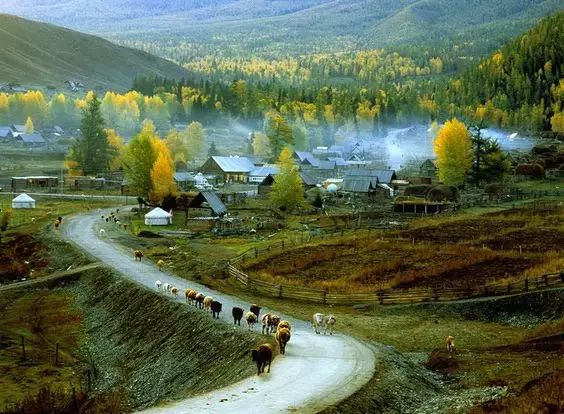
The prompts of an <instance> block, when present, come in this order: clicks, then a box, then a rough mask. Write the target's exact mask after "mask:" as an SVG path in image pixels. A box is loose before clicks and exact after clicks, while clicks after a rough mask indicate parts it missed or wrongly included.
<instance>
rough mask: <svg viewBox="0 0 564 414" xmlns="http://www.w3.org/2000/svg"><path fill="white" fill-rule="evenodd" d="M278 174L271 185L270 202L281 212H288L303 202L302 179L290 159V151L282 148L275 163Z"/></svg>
mask: <svg viewBox="0 0 564 414" xmlns="http://www.w3.org/2000/svg"><path fill="white" fill-rule="evenodd" d="M276 164H277V166H278V169H279V171H280V172H279V173H278V174H277V175H276V178H275V179H274V183H273V184H272V191H271V192H270V202H271V203H272V204H273V205H274V206H275V207H277V208H280V209H281V210H286V211H290V210H292V209H294V208H296V207H298V206H300V205H302V203H303V201H304V197H303V184H302V178H301V177H300V173H299V171H298V167H297V166H296V165H295V164H294V160H293V159H292V151H290V149H289V148H284V149H283V150H282V151H281V152H280V156H279V157H278V162H277V163H276Z"/></svg>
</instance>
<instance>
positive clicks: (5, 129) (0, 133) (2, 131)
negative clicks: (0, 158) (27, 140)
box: [0, 126, 12, 138]
mask: <svg viewBox="0 0 564 414" xmlns="http://www.w3.org/2000/svg"><path fill="white" fill-rule="evenodd" d="M9 135H12V128H10V127H9V126H0V137H2V138H6V137H7V136H9Z"/></svg>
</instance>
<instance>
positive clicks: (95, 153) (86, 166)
mask: <svg viewBox="0 0 564 414" xmlns="http://www.w3.org/2000/svg"><path fill="white" fill-rule="evenodd" d="M104 124H105V123H104V118H102V113H101V111H100V101H99V100H98V98H97V97H96V95H95V94H94V93H92V94H90V93H89V95H88V96H87V99H86V106H85V107H84V109H83V111H82V121H81V123H80V132H81V134H82V137H81V138H80V139H78V140H77V141H76V142H75V144H74V145H73V146H72V147H71V150H70V151H69V154H68V156H67V158H68V159H69V160H70V161H74V162H76V164H77V169H78V170H81V171H82V172H83V174H96V173H102V172H106V171H108V169H109V168H110V159H111V158H112V151H111V150H110V145H109V143H108V136H107V133H106V130H105V129H104Z"/></svg>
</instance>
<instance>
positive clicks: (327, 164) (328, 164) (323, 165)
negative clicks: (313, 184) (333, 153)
mask: <svg viewBox="0 0 564 414" xmlns="http://www.w3.org/2000/svg"><path fill="white" fill-rule="evenodd" d="M335 166H336V163H335V161H329V160H328V161H319V165H318V167H317V168H318V169H320V170H329V171H332V170H334V169H335Z"/></svg>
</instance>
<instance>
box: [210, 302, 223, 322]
mask: <svg viewBox="0 0 564 414" xmlns="http://www.w3.org/2000/svg"><path fill="white" fill-rule="evenodd" d="M222 307H223V305H222V304H221V302H218V301H217V300H214V301H212V303H211V306H210V308H211V311H212V318H217V319H219V313H220V312H221V308H222Z"/></svg>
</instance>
